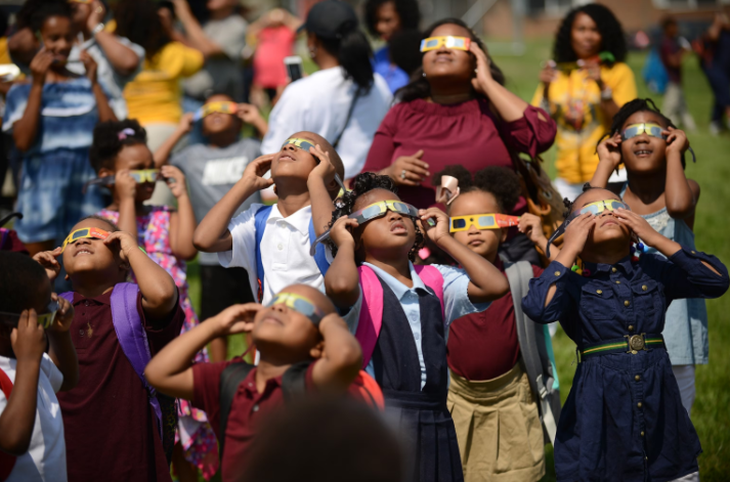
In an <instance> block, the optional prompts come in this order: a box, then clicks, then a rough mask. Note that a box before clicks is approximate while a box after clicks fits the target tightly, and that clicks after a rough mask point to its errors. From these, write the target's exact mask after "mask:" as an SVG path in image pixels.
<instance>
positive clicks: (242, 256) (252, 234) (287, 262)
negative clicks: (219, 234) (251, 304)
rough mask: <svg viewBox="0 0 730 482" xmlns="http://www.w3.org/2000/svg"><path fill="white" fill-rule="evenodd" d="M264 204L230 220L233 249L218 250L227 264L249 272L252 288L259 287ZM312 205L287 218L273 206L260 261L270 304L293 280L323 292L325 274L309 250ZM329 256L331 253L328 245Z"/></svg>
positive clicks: (252, 207)
mask: <svg viewBox="0 0 730 482" xmlns="http://www.w3.org/2000/svg"><path fill="white" fill-rule="evenodd" d="M262 206H263V205H262V204H252V205H251V207H250V208H248V209H247V210H246V211H244V212H242V213H241V214H239V215H238V216H236V217H235V218H233V219H232V220H231V222H230V223H229V224H228V230H229V231H230V232H231V239H232V243H233V246H232V249H231V250H230V251H223V252H220V253H218V261H220V264H221V265H222V266H223V267H224V268H235V267H240V268H244V269H246V271H247V272H248V279H249V283H250V284H251V292H252V293H253V294H254V296H256V293H258V291H259V286H258V281H257V274H256V226H255V222H256V220H255V216H256V212H257V211H258V210H259V209H260V208H261V207H262ZM311 220H312V206H306V207H304V208H302V209H300V210H299V211H297V212H295V213H294V214H292V215H291V216H289V217H287V218H285V217H284V216H282V214H281V212H279V207H278V206H277V205H276V204H274V205H273V206H272V207H271V212H270V214H269V218H268V219H267V220H266V228H265V229H264V234H263V237H262V238H261V264H262V265H263V267H264V293H263V294H264V296H263V300H262V304H264V305H265V304H267V303H268V302H269V301H270V300H271V299H272V298H273V296H274V295H275V294H276V293H278V292H279V291H281V290H282V289H283V288H285V287H287V286H289V285H292V284H298V283H300V284H305V285H308V286H311V287H313V288H316V289H318V290H320V291H322V292H324V277H323V276H322V273H320V271H319V268H318V267H317V263H316V262H315V261H314V257H313V256H311V255H310V254H309V248H310V240H309V224H310V222H311ZM327 260H328V261H329V262H332V254H331V252H330V250H329V249H327Z"/></svg>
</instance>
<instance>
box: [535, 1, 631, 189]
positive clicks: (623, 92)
mask: <svg viewBox="0 0 730 482" xmlns="http://www.w3.org/2000/svg"><path fill="white" fill-rule="evenodd" d="M626 53H627V50H626V41H625V38H624V32H623V29H622V28H621V24H620V23H619V22H618V20H617V19H616V17H615V16H614V15H613V13H612V12H611V10H609V9H608V8H606V7H604V6H603V5H599V4H588V5H583V6H581V7H578V8H575V9H573V10H572V11H570V12H569V13H568V15H567V16H566V17H565V19H564V20H563V23H562V24H561V26H560V29H559V30H558V33H557V36H556V38H555V45H554V47H553V59H554V60H551V61H549V62H547V64H546V66H545V67H544V68H543V70H542V71H541V72H540V85H539V86H538V88H537V91H536V92H535V97H534V98H533V99H532V104H533V105H535V106H539V107H542V108H543V109H544V110H545V111H547V112H548V113H550V115H551V116H552V118H553V119H555V122H556V123H557V125H558V133H557V136H556V137H555V143H556V146H557V159H556V162H555V167H556V168H557V171H558V175H557V178H556V179H555V181H554V185H555V187H556V188H557V189H558V191H560V194H561V195H562V196H563V197H566V198H568V199H570V200H571V201H572V200H573V199H575V198H576V197H577V196H578V194H580V193H581V192H582V186H583V184H584V183H586V182H588V181H590V180H591V177H592V176H593V172H594V171H595V170H596V166H598V156H597V155H596V145H597V143H598V140H599V139H600V138H601V137H603V135H604V134H605V133H606V131H607V129H608V128H609V127H610V125H611V120H612V119H613V116H614V114H615V113H616V112H618V110H619V108H621V106H622V105H623V104H625V103H626V102H628V101H630V100H633V99H635V98H636V83H635V81H634V73H633V72H632V71H631V69H630V68H629V66H628V65H626V64H625V63H624V59H625V58H626Z"/></svg>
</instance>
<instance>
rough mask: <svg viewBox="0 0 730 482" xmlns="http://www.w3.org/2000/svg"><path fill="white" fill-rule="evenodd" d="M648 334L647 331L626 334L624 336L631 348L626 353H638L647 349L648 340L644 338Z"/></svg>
mask: <svg viewBox="0 0 730 482" xmlns="http://www.w3.org/2000/svg"><path fill="white" fill-rule="evenodd" d="M645 336H646V333H642V334H641V335H631V336H629V335H624V338H626V339H627V340H626V342H627V344H628V347H629V350H628V351H627V352H626V353H631V354H632V355H636V354H637V353H639V351H640V350H644V351H647V350H646V341H645V340H644V337H645Z"/></svg>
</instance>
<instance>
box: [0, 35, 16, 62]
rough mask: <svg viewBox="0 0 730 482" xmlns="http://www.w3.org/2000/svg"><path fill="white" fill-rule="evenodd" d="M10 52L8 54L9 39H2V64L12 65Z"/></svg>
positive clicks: (0, 46)
mask: <svg viewBox="0 0 730 482" xmlns="http://www.w3.org/2000/svg"><path fill="white" fill-rule="evenodd" d="M12 63H13V61H12V60H10V52H8V38H7V37H0V64H12Z"/></svg>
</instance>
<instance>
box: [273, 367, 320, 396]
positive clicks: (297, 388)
mask: <svg viewBox="0 0 730 482" xmlns="http://www.w3.org/2000/svg"><path fill="white" fill-rule="evenodd" d="M312 363H313V361H312V360H308V361H302V362H299V363H295V364H294V365H292V366H290V367H289V368H287V370H286V371H285V372H284V375H283V376H282V377H281V389H282V391H283V392H284V400H286V402H287V403H291V402H292V401H293V400H296V398H297V396H299V395H301V394H303V393H304V392H306V391H307V370H309V367H310V366H311V365H312Z"/></svg>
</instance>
